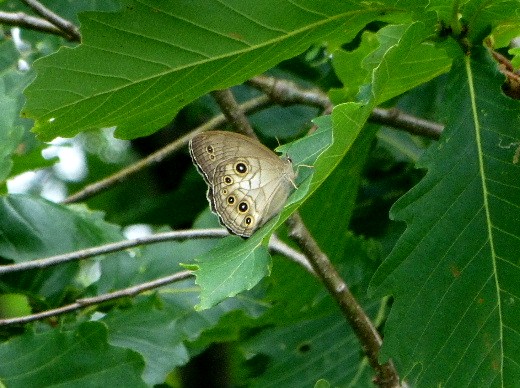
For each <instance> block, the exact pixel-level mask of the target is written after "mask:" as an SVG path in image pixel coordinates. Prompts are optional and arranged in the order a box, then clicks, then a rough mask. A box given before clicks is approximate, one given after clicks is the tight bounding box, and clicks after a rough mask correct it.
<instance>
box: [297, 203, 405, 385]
mask: <svg viewBox="0 0 520 388" xmlns="http://www.w3.org/2000/svg"><path fill="white" fill-rule="evenodd" d="M288 224H289V235H290V237H291V238H292V239H293V240H294V241H296V243H297V244H298V246H299V247H300V248H301V249H302V251H303V253H304V254H305V255H306V256H307V258H308V259H309V261H310V263H311V265H312V267H313V268H314V271H315V272H316V273H317V275H318V278H320V279H321V281H322V282H323V284H324V285H325V286H326V288H327V290H328V291H329V293H330V294H331V296H332V297H333V298H334V300H335V301H336V302H337V303H338V304H339V306H340V308H341V311H342V312H343V315H344V316H345V317H346V318H347V321H348V322H349V324H350V326H351V327H352V329H353V330H354V333H355V334H356V336H357V337H358V339H359V341H360V342H361V347H362V348H363V351H364V352H365V354H366V356H367V357H368V361H369V364H370V365H371V367H372V368H373V369H374V370H375V371H376V375H377V376H376V384H378V385H379V386H380V387H397V386H399V376H398V374H397V371H396V370H395V368H394V366H393V363H392V362H391V361H388V362H387V363H385V364H382V365H381V364H380V363H379V361H378V356H379V350H380V348H381V344H382V340H381V336H380V335H379V333H378V332H377V329H376V328H375V327H374V325H373V324H372V322H371V320H370V318H369V317H368V316H367V315H366V313H365V311H364V310H363V308H362V307H361V306H360V305H359V303H358V302H357V300H356V298H355V297H354V295H353V294H352V293H351V292H350V290H349V288H348V286H347V284H346V283H345V281H344V280H343V279H342V278H341V276H340V275H339V273H338V272H337V271H336V269H335V268H334V266H333V265H332V263H331V262H330V261H329V258H328V257H327V255H325V253H323V252H322V251H321V250H320V248H319V246H318V244H317V243H316V241H315V240H314V238H313V237H312V235H311V234H310V232H309V230H308V229H307V228H306V227H305V224H304V223H303V220H302V219H301V217H300V215H299V214H298V213H293V215H292V216H291V217H289V219H288Z"/></svg>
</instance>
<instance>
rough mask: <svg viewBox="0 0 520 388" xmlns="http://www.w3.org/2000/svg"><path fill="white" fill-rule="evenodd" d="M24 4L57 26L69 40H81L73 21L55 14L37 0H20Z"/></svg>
mask: <svg viewBox="0 0 520 388" xmlns="http://www.w3.org/2000/svg"><path fill="white" fill-rule="evenodd" d="M22 1H23V2H24V3H25V4H27V5H28V6H29V7H31V9H32V10H33V11H34V12H36V13H37V14H38V15H40V16H41V17H43V18H44V19H45V20H48V21H49V22H50V23H51V24H53V25H54V26H56V27H58V28H59V29H60V30H61V31H63V32H64V33H65V35H66V36H67V37H68V39H69V40H71V41H75V42H81V34H80V33H79V29H78V27H76V26H75V25H74V24H73V23H71V22H69V21H68V20H66V19H64V18H62V17H61V16H59V15H57V14H55V13H54V12H52V11H51V10H50V9H48V8H47V7H45V6H44V5H43V4H41V3H40V2H39V1H36V0H22Z"/></svg>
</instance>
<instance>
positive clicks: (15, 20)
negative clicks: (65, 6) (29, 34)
mask: <svg viewBox="0 0 520 388" xmlns="http://www.w3.org/2000/svg"><path fill="white" fill-rule="evenodd" d="M0 24H7V25H10V26H17V27H23V28H27V29H29V30H34V31H40V32H45V33H49V34H53V35H59V36H63V37H64V38H66V39H68V40H74V39H71V37H70V36H69V35H68V34H67V33H66V32H65V31H63V30H61V29H59V28H58V27H56V26H55V25H54V24H52V23H50V22H48V21H47V20H45V19H41V18H37V17H34V16H30V15H27V14H25V13H23V12H2V11H0Z"/></svg>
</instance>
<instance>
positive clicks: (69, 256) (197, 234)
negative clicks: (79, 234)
mask: <svg viewBox="0 0 520 388" xmlns="http://www.w3.org/2000/svg"><path fill="white" fill-rule="evenodd" d="M226 236H229V232H228V231H227V230H226V229H224V228H214V229H188V230H176V231H171V232H164V233H156V234H153V235H151V236H146V237H140V238H136V239H133V240H123V241H118V242H115V243H109V244H104V245H99V246H97V247H92V248H86V249H81V250H78V251H74V252H69V253H65V254H62V255H55V256H50V257H46V258H43V259H36V260H31V261H26V262H23V263H16V264H6V265H0V275H3V274H6V273H11V272H19V271H26V270H29V269H42V268H49V267H52V266H55V265H58V264H63V263H68V262H70V261H77V260H84V259H88V258H90V257H94V256H99V255H104V254H107V253H114V252H119V251H123V250H125V249H128V248H134V247H137V246H141V245H150V244H156V243H160V242H165V241H179V240H188V239H198V238H221V237H226ZM269 249H270V250H271V251H273V252H277V253H280V254H282V255H284V256H285V257H287V258H288V259H289V260H291V261H294V262H295V263H297V264H299V265H301V266H302V267H304V268H305V269H306V270H307V271H308V272H309V273H311V274H313V273H314V271H313V269H312V267H311V266H310V264H309V262H308V261H307V258H306V257H305V255H303V254H302V253H300V252H298V251H296V250H294V249H293V248H291V247H290V246H288V245H287V244H285V243H284V242H283V241H281V240H280V239H278V238H277V237H276V236H272V237H271V240H269Z"/></svg>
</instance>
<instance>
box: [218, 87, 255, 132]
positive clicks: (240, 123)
mask: <svg viewBox="0 0 520 388" xmlns="http://www.w3.org/2000/svg"><path fill="white" fill-rule="evenodd" d="M211 94H212V95H213V97H214V98H215V100H216V101H217V103H218V105H219V106H220V110H221V111H222V113H224V116H226V118H227V120H228V121H229V123H230V124H231V125H233V126H234V127H235V129H236V130H237V131H238V132H240V133H242V134H244V135H247V136H249V137H253V138H255V139H257V140H258V138H257V136H256V134H255V131H253V128H252V127H251V124H249V120H248V119H247V117H246V115H245V114H244V111H243V110H242V109H241V108H240V105H238V102H237V101H236V100H235V97H234V96H233V93H232V92H231V89H223V90H215V91H213V92H212V93H211Z"/></svg>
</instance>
